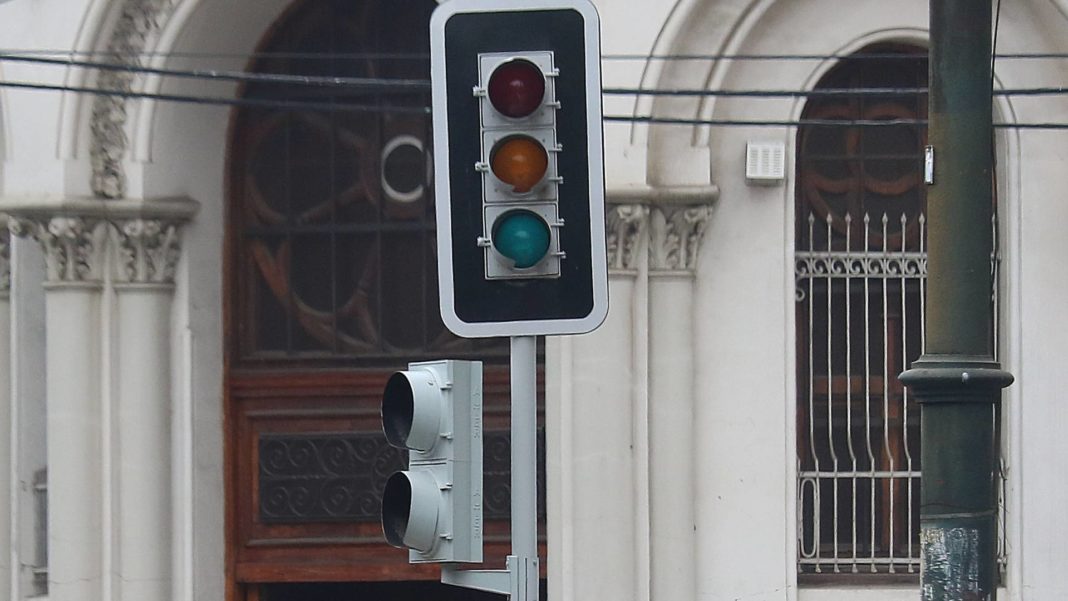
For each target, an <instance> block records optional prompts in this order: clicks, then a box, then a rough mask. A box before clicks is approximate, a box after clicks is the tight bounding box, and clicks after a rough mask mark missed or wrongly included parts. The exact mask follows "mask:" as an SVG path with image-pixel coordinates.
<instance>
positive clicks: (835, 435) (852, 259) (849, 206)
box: [795, 45, 927, 574]
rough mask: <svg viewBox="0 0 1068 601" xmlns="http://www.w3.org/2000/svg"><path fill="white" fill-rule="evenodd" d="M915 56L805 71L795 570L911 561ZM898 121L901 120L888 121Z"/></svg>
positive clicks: (917, 171)
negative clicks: (809, 76)
mask: <svg viewBox="0 0 1068 601" xmlns="http://www.w3.org/2000/svg"><path fill="white" fill-rule="evenodd" d="M926 87H927V54H926V51H925V50H923V49H919V48H914V47H908V46H901V45H879V46H872V47H869V48H866V49H865V50H863V51H862V52H860V53H859V54H858V55H856V56H854V57H851V58H847V59H844V60H842V61H840V62H839V63H838V64H837V65H836V66H835V67H834V68H833V69H831V70H830V71H829V72H828V73H827V74H826V75H825V76H824V77H823V78H822V79H821V80H820V82H819V83H818V84H817V86H816V89H815V92H816V93H814V94H813V96H812V97H811V98H810V99H809V101H808V103H807V104H806V106H805V110H804V114H803V119H804V120H812V121H817V122H818V121H820V120H835V121H857V122H873V121H874V122H879V123H880V124H877V125H871V124H864V123H857V124H844V125H833V126H828V125H826V124H818V123H816V124H811V125H804V126H802V127H801V128H800V129H799V131H798V136H797V186H796V205H795V219H796V222H795V223H796V238H795V239H796V249H795V258H796V261H795V277H796V281H797V312H796V316H797V322H796V323H797V341H798V352H797V403H798V438H797V440H798V448H797V453H798V466H799V480H798V496H799V499H798V502H799V506H800V523H799V533H798V536H799V540H798V547H799V548H798V554H799V571H800V572H801V573H803V574H804V573H816V572H831V573H835V572H846V573H857V572H860V573H887V572H904V573H908V572H916V573H918V570H919V549H918V546H917V545H918V540H919V539H918V535H919V483H920V479H919V476H920V454H919V443H920V432H919V423H920V422H919V410H918V407H917V405H916V402H915V400H914V399H913V398H911V397H910V396H909V395H908V391H907V390H905V389H903V387H902V385H901V383H900V382H899V381H898V379H897V375H898V374H899V373H901V372H902V371H904V369H906V368H907V366H908V365H909V364H910V363H911V362H912V361H913V360H915V359H916V358H917V357H919V355H920V354H921V352H922V350H923V304H924V291H925V277H926V254H925V246H924V244H925V229H924V228H925V221H924V220H925V217H924V209H925V204H926V194H925V189H924V184H923V149H924V145H925V138H926V128H925V127H924V126H922V125H921V124H918V123H915V121H918V120H923V119H926V114H927V97H926V94H925V93H920V92H919V91H918V90H921V89H925V88H926ZM895 122H901V123H899V124H892V123H895Z"/></svg>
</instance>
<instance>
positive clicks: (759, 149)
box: [745, 142, 786, 186]
mask: <svg viewBox="0 0 1068 601" xmlns="http://www.w3.org/2000/svg"><path fill="white" fill-rule="evenodd" d="M784 179H786V144H783V143H782V142H749V143H748V144H746V145H745V181H746V183H749V184H756V185H764V186H774V185H777V184H779V183H781V182H782V181H783V180H784Z"/></svg>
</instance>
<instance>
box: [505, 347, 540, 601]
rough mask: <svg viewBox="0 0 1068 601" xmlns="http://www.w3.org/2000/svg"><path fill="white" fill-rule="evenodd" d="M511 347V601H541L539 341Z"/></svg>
mask: <svg viewBox="0 0 1068 601" xmlns="http://www.w3.org/2000/svg"><path fill="white" fill-rule="evenodd" d="M511 347H512V357H511V380H512V383H511V385H512V489H511V496H512V555H513V556H514V558H515V559H514V560H513V561H515V562H517V565H516V567H515V569H516V571H517V575H518V580H519V581H518V582H517V583H516V587H515V588H516V590H517V594H518V596H516V595H513V597H512V601H538V584H539V575H540V573H539V569H538V513H537V499H538V495H537V469H538V455H537V427H538V426H537V361H538V358H537V350H536V338H535V337H534V336H513V337H512V339H511Z"/></svg>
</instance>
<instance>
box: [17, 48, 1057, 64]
mask: <svg viewBox="0 0 1068 601" xmlns="http://www.w3.org/2000/svg"><path fill="white" fill-rule="evenodd" d="M0 53H2V54H12V55H13V54H20V55H27V56H32V55H37V56H68V57H75V56H79V57H81V56H91V57H101V58H103V57H111V58H156V57H164V58H204V59H233V58H245V59H264V58H266V59H301V60H430V54H429V53H415V52H409V53H388V52H275V51H266V52H182V51H168V52H152V51H140V52H126V51H121V52H120V51H111V50H62V49H54V48H53V49H49V48H0ZM996 57H997V58H999V59H1010V60H1042V59H1064V58H1068V53H1064V52H1009V53H1003V54H997V55H996ZM601 58H602V59H603V60H608V61H638V60H642V61H644V60H657V61H691V60H735V61H767V60H771V61H787V60H796V61H813V60H845V59H849V60H885V59H901V60H917V59H919V60H922V59H923V58H925V57H923V56H922V55H921V56H917V55H914V54H912V55H910V54H901V53H879V52H871V53H859V54H834V53H832V54H731V53H722V54H641V53H629V54H628V53H619V54H611V53H609V54H603V55H601Z"/></svg>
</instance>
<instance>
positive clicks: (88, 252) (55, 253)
mask: <svg viewBox="0 0 1068 601" xmlns="http://www.w3.org/2000/svg"><path fill="white" fill-rule="evenodd" d="M8 228H9V230H10V231H11V233H12V234H14V235H16V236H19V237H25V238H33V239H34V240H36V241H37V242H38V243H40V245H41V248H42V249H43V250H44V255H45V268H46V270H47V274H48V281H49V282H50V283H73V282H99V281H100V280H101V279H102V275H103V263H104V256H105V254H104V253H105V252H106V243H107V240H106V238H107V224H106V223H105V222H103V221H102V220H100V219H94V218H85V217H79V216H65V215H58V216H54V217H47V216H45V217H11V218H10V220H9V221H8Z"/></svg>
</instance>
